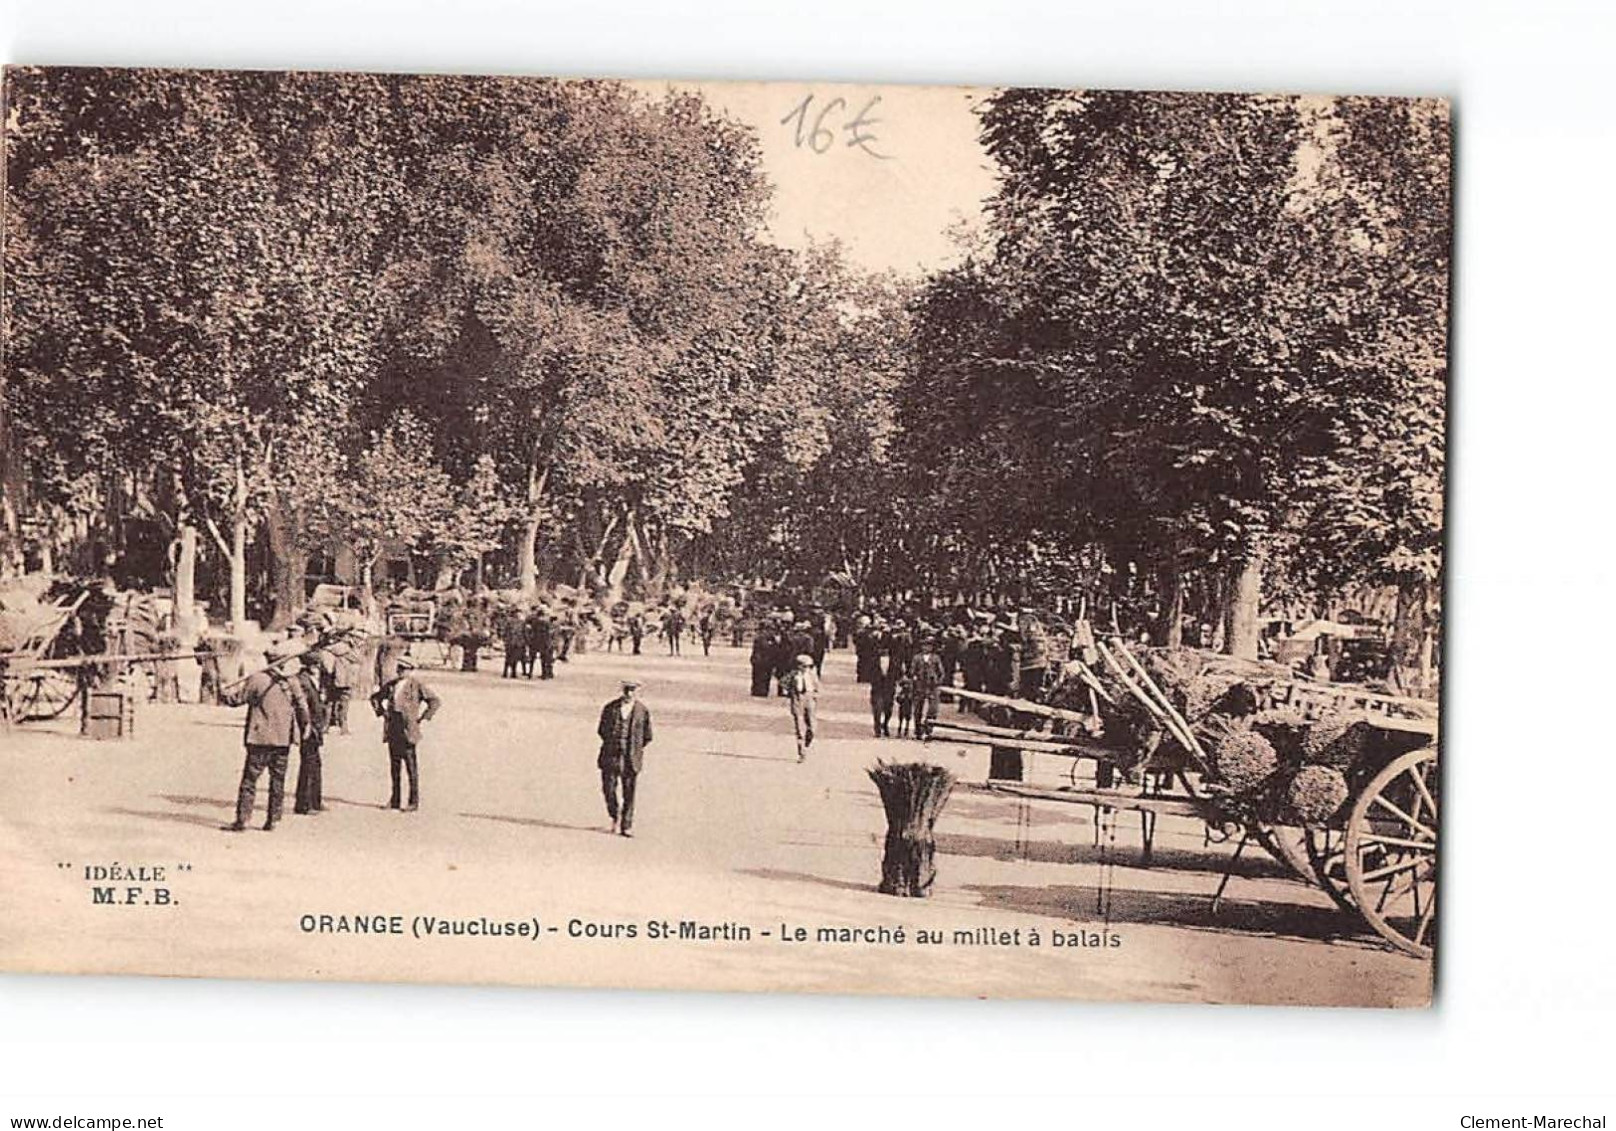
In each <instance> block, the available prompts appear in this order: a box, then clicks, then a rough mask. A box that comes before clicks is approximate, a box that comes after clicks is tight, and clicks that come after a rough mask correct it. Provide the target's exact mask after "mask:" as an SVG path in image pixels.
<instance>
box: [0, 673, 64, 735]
mask: <svg viewBox="0 0 1616 1131" xmlns="http://www.w3.org/2000/svg"><path fill="white" fill-rule="evenodd" d="M8 693H9V694H10V696H11V717H12V718H13V719H16V720H18V721H20V722H25V723H37V722H44V721H46V720H47V719H54V718H57V717H58V716H60V715H61V714H63V713H64V712H65V711H66V710H67V709H68V708H69V707H71V706H72V705H73V704H74V703H75V702H77V701H78V697H79V681H78V677H77V676H76V675H75V674H74V673H73V672H72V671H70V670H66V669H61V668H53V669H47V670H45V671H35V672H26V673H24V674H22V675H20V676H18V677H17V678H16V679H15V680H14V681H13V682H12V685H11V686H10V687H9V688H8Z"/></svg>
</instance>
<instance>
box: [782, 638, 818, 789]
mask: <svg viewBox="0 0 1616 1131" xmlns="http://www.w3.org/2000/svg"><path fill="white" fill-rule="evenodd" d="M784 685H785V686H784V690H785V693H786V694H787V695H788V696H790V698H791V724H792V726H793V727H795V728H796V731H797V761H799V762H806V761H807V760H808V748H809V747H810V746H812V745H813V744H814V724H815V723H817V722H818V721H819V677H818V676H817V675H815V674H814V658H813V656H812V655H810V654H809V653H807V652H803V653H801V654H800V655H798V657H797V659H796V663H795V665H794V666H793V668H792V670H791V672H790V674H788V675H787V676H786V678H785V680H784Z"/></svg>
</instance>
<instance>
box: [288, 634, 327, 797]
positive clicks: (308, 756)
mask: <svg viewBox="0 0 1616 1131" xmlns="http://www.w3.org/2000/svg"><path fill="white" fill-rule="evenodd" d="M325 656H326V653H325V652H324V650H323V649H316V650H315V651H312V652H304V653H303V670H302V671H300V672H298V673H297V675H296V676H294V677H293V678H294V679H295V680H297V684H298V687H299V688H300V689H301V690H302V692H303V698H304V700H305V701H306V702H307V703H308V708H309V725H308V726H306V727H304V728H303V732H302V734H301V736H300V739H299V744H298V752H297V790H296V792H295V793H294V795H293V798H292V812H294V813H299V814H302V813H320V812H324V810H325V804H324V799H323V796H322V791H321V785H320V747H321V746H322V745H323V744H324V742H325V732H326V726H327V720H326V710H327V708H326V696H325V695H324V694H323V693H322V689H321V686H320V684H321V676H322V674H323V667H324V661H325Z"/></svg>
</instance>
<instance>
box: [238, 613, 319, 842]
mask: <svg viewBox="0 0 1616 1131" xmlns="http://www.w3.org/2000/svg"><path fill="white" fill-rule="evenodd" d="M302 650H303V649H302V647H301V645H299V644H297V643H296V642H295V641H290V640H277V641H275V642H274V643H273V644H271V645H270V646H269V649H268V651H267V652H266V654H265V658H266V659H267V660H268V661H269V666H268V667H266V668H265V669H264V670H263V671H260V672H254V673H253V674H252V675H250V676H248V677H247V678H246V679H245V680H243V681H242V682H241V683H240V684H238V685H237V686H235V687H233V688H226V689H224V691H223V692H222V693H221V695H220V699H221V700H222V701H223V702H224V703H226V704H228V705H229V706H232V707H239V706H241V705H243V704H245V705H246V707H247V722H246V726H245V728H244V730H243V734H242V745H244V746H245V747H246V749H247V757H246V760H245V761H244V762H243V763H242V767H241V785H240V787H239V788H238V789H237V791H236V819H235V821H234V822H233V823H231V824H228V825H226V826H224V828H225V831H227V832H233V833H239V832H242V831H244V830H245V829H246V828H247V822H248V821H249V820H251V819H252V812H253V802H254V800H256V798H257V794H258V778H259V776H260V775H262V774H263V772H264V771H265V770H268V771H269V812H268V814H267V816H266V818H265V820H264V831H265V832H272V831H273V830H274V828H275V826H276V824H278V823H279V822H280V819H281V811H282V806H284V805H285V799H286V763H287V758H288V756H289V752H290V750H291V747H292V744H293V743H295V742H297V741H299V739H300V738H301V737H302V735H303V734H304V733H306V732H307V731H308V729H309V727H310V725H311V715H310V710H309V703H308V700H307V699H306V698H305V697H304V695H303V689H302V687H301V686H300V685H299V683H298V681H297V679H296V677H295V676H294V674H293V673H294V672H295V670H296V664H297V657H298V655H299V654H300V653H301V652H302Z"/></svg>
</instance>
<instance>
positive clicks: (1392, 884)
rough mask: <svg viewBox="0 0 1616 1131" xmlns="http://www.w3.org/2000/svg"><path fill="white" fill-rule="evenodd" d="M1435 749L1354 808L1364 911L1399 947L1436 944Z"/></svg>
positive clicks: (1402, 763)
mask: <svg viewBox="0 0 1616 1131" xmlns="http://www.w3.org/2000/svg"><path fill="white" fill-rule="evenodd" d="M1437 797H1438V783H1437V760H1436V748H1435V747H1432V746H1426V747H1422V748H1420V749H1419V750H1413V751H1410V752H1409V753H1407V754H1404V755H1403V756H1402V757H1401V758H1398V759H1397V760H1396V761H1394V762H1392V763H1391V764H1390V765H1389V766H1387V767H1386V768H1385V769H1384V770H1381V771H1380V773H1378V774H1376V775H1375V776H1374V778H1372V779H1371V780H1370V782H1369V784H1368V785H1367V786H1365V787H1364V790H1363V792H1362V793H1361V794H1359V796H1358V800H1357V801H1356V802H1354V803H1353V806H1352V815H1351V817H1349V818H1348V820H1347V835H1346V843H1345V854H1346V870H1347V881H1348V883H1349V885H1350V886H1351V888H1352V896H1353V899H1354V900H1355V901H1356V902H1357V904H1358V912H1359V914H1361V915H1362V916H1363V917H1364V919H1365V920H1366V921H1367V922H1368V923H1369V925H1370V926H1371V927H1373V928H1374V929H1375V931H1376V932H1377V933H1378V934H1379V935H1380V936H1381V937H1382V938H1384V939H1385V940H1386V941H1387V942H1389V943H1391V944H1392V945H1393V946H1395V947H1396V948H1397V949H1398V950H1402V951H1406V952H1407V953H1409V954H1413V955H1416V956H1418V957H1420V958H1429V957H1430V956H1431V954H1432V952H1433V950H1434V948H1435V946H1436V837H1437V827H1438V814H1437Z"/></svg>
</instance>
